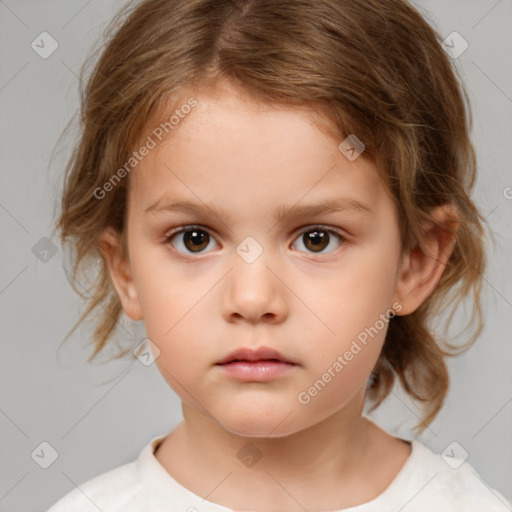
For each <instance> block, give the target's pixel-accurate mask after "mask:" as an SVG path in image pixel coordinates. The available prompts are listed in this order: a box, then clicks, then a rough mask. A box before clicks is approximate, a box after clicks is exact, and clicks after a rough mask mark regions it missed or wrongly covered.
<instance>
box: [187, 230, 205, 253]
mask: <svg viewBox="0 0 512 512" xmlns="http://www.w3.org/2000/svg"><path fill="white" fill-rule="evenodd" d="M208 237H209V235H208V233H206V232H205V231H197V230H191V231H186V232H185V236H184V243H185V246H186V247H187V249H190V250H191V251H196V252H198V250H201V249H204V248H205V247H207V246H208V241H209V238H208Z"/></svg>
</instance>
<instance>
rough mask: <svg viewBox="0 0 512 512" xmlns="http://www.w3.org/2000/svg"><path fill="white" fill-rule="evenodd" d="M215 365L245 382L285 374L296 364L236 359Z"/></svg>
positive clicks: (268, 378) (269, 378)
mask: <svg viewBox="0 0 512 512" xmlns="http://www.w3.org/2000/svg"><path fill="white" fill-rule="evenodd" d="M217 366H219V367H220V368H222V371H223V372H225V373H226V374H228V375H229V376H230V377H234V378H235V379H239V380H243V381H247V382H265V381H268V380H272V379H276V378H278V377H282V376H283V375H286V374H287V373H289V372H290V371H291V370H293V368H295V367H296V366H297V365H295V364H292V363H284V362H283V361H254V362H249V361H236V362H233V363H226V364H218V365H217Z"/></svg>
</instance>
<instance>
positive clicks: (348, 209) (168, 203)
mask: <svg viewBox="0 0 512 512" xmlns="http://www.w3.org/2000/svg"><path fill="white" fill-rule="evenodd" d="M169 211H171V212H172V211H181V212H185V213H191V214H199V213H206V212H208V213H213V214H214V215H215V216H217V217H218V218H221V219H222V218H223V219H226V220H228V221H230V220H231V216H230V215H229V214H227V213H226V212H224V211H223V210H222V209H219V208H217V207H215V206H214V205H207V204H205V203H203V204H200V203H193V202H191V201H179V200H165V199H162V200H159V201H157V202H156V203H154V204H153V205H151V206H149V207H148V208H146V209H145V210H144V212H145V213H153V214H154V213H158V212H169ZM329 213H349V214H358V215H361V216H364V217H371V216H372V215H373V214H374V211H373V210H372V209H371V208H370V207H369V206H368V205H366V204H364V203H362V202H360V201H357V200H355V199H351V198H344V197H340V198H334V199H328V200H324V201H321V202H319V203H314V204H305V205H299V204H295V205H292V206H284V205H282V206H279V207H277V208H276V209H275V210H274V215H273V219H274V221H275V222H280V221H281V220H282V219H283V218H284V217H307V216H314V215H318V214H329Z"/></svg>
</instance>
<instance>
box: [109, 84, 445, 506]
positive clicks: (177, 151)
mask: <svg viewBox="0 0 512 512" xmlns="http://www.w3.org/2000/svg"><path fill="white" fill-rule="evenodd" d="M195 97H196V98H197V100H198V101H199V105H198V106H197V107H196V108H195V109H193V111H192V112H191V113H190V114H189V115H188V116H187V117H186V119H185V120H183V121H181V123H180V125H179V126H178V127H177V129H176V130H174V131H173V132H172V137H169V138H168V139H167V140H166V141H165V142H164V143H160V144H159V145H157V147H156V148H155V149H153V150H152V151H150V153H149V154H148V155H147V156H146V157H145V158H144V159H143V161H142V162H141V163H140V164H139V165H138V166H137V168H136V169H135V170H133V171H132V174H131V175H130V186H129V194H128V212H127V230H128V231H127V247H128V256H129V258H128V259H125V258H124V257H123V255H122V251H121V250H120V247H119V239H118V234H117V233H115V232H114V231H113V230H112V229H111V228H107V229H106V230H105V231H104V232H103V234H102V237H101V243H102V250H103V254H104V257H105V259H106V261H107V264H108V266H109V269H110V273H111V276H112V280H113V283H114V285H115V288H116V290H117V292H118V294H119V297H120V299H121V302H122V305H123V309H124V311H125V313H126V314H127V315H128V316H129V317H130V318H131V319H133V320H142V319H143V320H144V323H145V327H146V332H147V336H148V338H150V340H151V341H152V342H153V343H154V345H156V346H157V347H158V349H159V350H160V355H159V356H158V358H157V359H156V364H157V366H158V369H159V371H160V372H161V374H162V376H163V377H164V379H165V380H166V381H167V383H168V384H169V386H170V387H171V388H172V389H173V390H174V391H175V392H176V393H177V394H178V395H179V397H180V399H181V401H182V408H183V417H184V420H183V421H182V422H181V423H180V424H179V425H178V426H177V427H176V428H175V429H174V430H173V431H172V432H171V433H170V434H168V435H167V437H166V438H165V439H164V441H163V443H162V444H161V445H160V447H159V449H158V451H157V452H156V458H157V460H158V461H159V462H160V464H161V465H162V466H163V467H164V468H165V469H166V470H167V471H168V472H169V474H170V475H171V476H172V477H173V478H174V479H175V480H177V481H178V482H179V483H181V484H182V485H184V486H185V487H187V488H188V489H190V490H191V491H192V492H194V493H196V494H198V495H200V496H203V497H207V498H206V499H207V500H208V501H211V502H214V503H218V504H221V505H224V506H227V507H230V508H233V509H239V510H248V509H250V510H266V511H269V510H289V511H294V510H303V509H304V508H305V509H308V510H335V509H340V508H346V507H350V506H356V505H358V504H361V503H365V502H367V501H370V500H372V499H374V498H376V497H377V496H378V495H379V494H380V493H382V492H383V491H384V490H385V489H386V487H388V486H389V484H390V483H391V482H392V480H393V478H394V477H395V476H396V474H397V473H398V472H399V471H400V469H401V467H402V466H403V464H404V463H405V461H406V460H407V458H408V456H409V454H410V451H411V449H410V446H409V444H406V443H405V442H403V441H401V440H399V439H397V438H394V437H392V436H390V435H389V434H387V433H386V432H384V431H383V430H382V429H380V428H379V427H378V426H376V425H375V424H373V423H372V422H371V421H369V420H368V419H366V418H363V417H362V416H361V414H362V411H363V405H364V397H365V390H366V385H367V380H368V378H369V376H370V373H371V371H372V368H373V366H374V365H375V362H376V361H377V359H378V356H379V353H380V351H381V348H382V344H383V342H384V337H385V334H386V330H387V324H386V326H385V328H383V329H381V330H380V331H379V332H378V335H376V336H375V337H373V338H371V339H370V341H369V342H368V344H367V345H366V346H365V347H364V348H363V349H362V350H361V351H360V352H359V353H358V354H357V355H355V356H354V358H353V359H352V360H351V361H350V362H349V363H348V364H347V365H346V366H345V367H344V368H343V370H342V371H341V372H339V373H337V374H336V376H335V377H334V378H332V379H331V381H330V382H329V383H328V384H327V385H326V386H325V387H324V388H323V389H322V391H321V392H319V393H318V394H317V395H316V396H314V397H312V398H311V401H310V402H309V403H308V404H302V403H300V402H299V400H298V398H297V397H298V394H299V393H300V392H303V391H307V390H308V388H310V386H311V385H312V384H313V383H314V382H315V381H317V380H318V379H319V378H321V376H322V374H324V372H326V370H327V368H329V367H331V366H332V365H333V363H334V362H335V361H336V359H337V357H338V355H340V354H344V353H345V352H346V351H347V350H348V349H349V347H350V345H351V343H352V341H353V340H354V339H356V337H357V335H358V334H359V333H360V332H362V331H363V330H364V329H365V328H367V327H370V326H373V325H375V323H376V321H377V320H378V319H379V315H381V314H383V313H385V312H386V311H387V310H389V309H390V308H392V306H393V304H395V306H396V304H399V308H396V309H399V310H400V311H397V312H396V313H397V315H398V314H401V315H403V314H409V313H411V312H413V311H414V310H415V309H416V308H417V307H418V306H419V305H420V304H421V303H422V302H423V301H424V300H425V299H426V298H427V297H428V295H429V294H430V293H431V292H432V291H433V289H434V288H435V286H436V285H437V283H438V281H439V279H440V277H441V275H442V272H443V269H444V266H443V264H442V263H441V262H443V261H446V260H447V259H448V256H449V254H450V251H451V247H452V238H451V237H450V236H449V235H448V234H447V232H446V231H444V229H443V227H448V225H449V223H448V218H449V216H450V215H452V216H453V209H451V208H448V207H446V208H438V210H436V211H435V212H434V217H435V219H436V221H437V226H438V227H435V226H434V225H433V224H432V225H428V226H425V228H426V230H427V231H426V233H427V234H426V238H425V240H426V243H427V247H428V253H429V255H425V254H424V253H423V252H421V251H420V250H419V249H418V248H417V247H416V248H414V249H413V250H411V251H409V252H407V253H404V254H402V249H401V247H402V246H401V241H400V233H399V227H398V217H397V212H396V207H395V205H394V202H393V199H392V198H391V196H390V195H389V193H388V191H387V189H386V188H385V186H384V185H383V183H382V182H381V180H380V179H379V177H378V174H377V171H376V169H375V167H374V166H373V164H372V163H371V162H370V161H368V160H367V159H365V158H364V153H363V155H361V156H360V157H359V158H357V159H356V160H355V161H349V160H348V159H347V158H346V157H345V156H344V155H343V154H342V153H341V152H340V151H339V150H338V144H339V143H340V142H341V139H340V140H334V139H333V138H331V137H329V136H328V135H326V134H325V133H324V132H323V131H321V130H320V129H319V128H318V126H317V125H316V124H315V123H314V122H313V121H312V119H313V117H312V116H314V113H313V112H307V111H305V110H300V111H299V110H297V109H284V108H282V107H280V108H277V107H276V108H274V107H272V106H268V105H265V106H264V105H260V104H256V103H253V102H252V101H250V100H249V99H247V98H245V97H242V96H241V95H239V94H236V93H235V92H234V91H231V90H226V89H219V90H217V91H210V92H209V93H208V94H202V95H197V96H195ZM163 197H165V198H166V200H167V201H170V200H188V201H193V202H196V203H199V204H202V205H203V206H204V204H206V205H208V207H216V208H218V209H222V210H224V211H225V214H226V216H224V213H222V214H221V216H220V217H217V216H216V215H214V214H213V213H212V211H208V210H206V212H204V213H200V214H192V213H184V212H177V211H163V210H162V211H150V212H146V211H145V210H146V209H147V208H149V207H150V206H151V205H154V204H155V203H157V202H158V201H159V200H161V202H160V203H159V205H162V204H163V203H165V202H166V200H165V199H162V198H163ZM340 197H343V198H349V199H352V200H357V201H360V202H361V203H364V204H365V205H368V206H370V207H371V210H372V212H371V213H361V212H358V211H354V210H347V211H343V212H337V213H329V214H327V213H321V214H316V215H307V216H303V217H294V216H291V215H287V216H285V217H284V218H282V219H281V220H280V221H279V222H277V223H276V221H275V220H274V218H273V213H274V210H275V209H276V208H278V207H283V208H285V211H288V210H289V208H290V207H291V206H293V205H295V204H297V203H298V204H299V205H305V204H318V203H322V202H323V201H324V200H326V199H337V198H340ZM188 224H198V225H200V227H201V229H202V230H203V231H201V233H203V235H205V233H204V232H206V233H207V234H209V235H210V236H209V239H208V238H207V242H206V243H205V245H204V246H203V248H202V249H201V250H200V251H201V252H199V253H194V251H193V248H194V245H193V244H191V243H190V242H189V243H188V244H187V243H186V242H185V237H184V236H183V235H184V233H181V234H176V235H175V237H174V238H173V239H172V240H173V241H172V242H170V241H166V240H165V237H166V235H168V234H169V232H170V231H172V230H175V229H178V228H180V227H183V226H186V225H188ZM318 224H320V225H322V226H323V227H324V228H327V229H332V230H337V231H339V233H340V234H341V235H342V236H343V237H344V239H339V238H337V237H336V235H334V234H332V235H330V236H328V238H329V242H328V244H326V246H321V248H320V252H315V249H314V246H312V245H311V244H308V243H307V240H306V234H307V233H309V232H310V231H314V230H312V229H310V228H314V226H315V225H318ZM308 229H309V231H308ZM322 233H323V234H324V236H325V231H322ZM207 234H206V235H205V236H206V237H208V235H207ZM247 236H251V237H253V238H254V239H255V240H256V241H257V243H258V244H259V246H260V247H261V248H262V250H263V252H262V254H261V255H260V256H259V257H258V258H257V259H256V260H255V261H254V262H252V263H247V262H246V261H245V260H244V259H242V258H241V257H240V256H239V254H238V253H237V252H236V248H237V247H238V246H239V244H240V243H241V242H242V241H244V239H245V238H246V237H247ZM180 251H181V253H180ZM180 254H181V255H182V257H181V258H180V257H179V255H180ZM401 256H403V258H401ZM262 345H265V346H268V347H271V348H273V349H275V350H278V351H279V352H281V354H283V355H284V356H285V357H287V358H288V359H291V360H293V361H295V362H296V366H295V367H294V369H293V371H292V372H290V373H288V374H287V375H285V376H282V377H280V378H277V379H275V380H271V381H267V382H263V383H262V382H241V381H238V380H236V379H234V378H232V377H229V376H226V375H225V374H224V373H223V371H222V370H221V369H220V367H219V366H216V363H217V362H218V361H219V360H220V359H222V358H223V357H225V356H226V355H228V354H229V353H230V352H232V351H233V350H235V349H237V348H240V347H252V348H256V347H259V346H262ZM162 406H163V407H165V405H164V404H162ZM248 443H250V444H251V445H252V446H253V448H252V449H254V447H256V449H257V451H259V453H260V454H261V458H260V459H259V461H258V462H257V463H256V464H254V465H253V466H251V467H247V466H246V465H244V464H242V463H241V461H240V460H239V459H238V457H237V452H238V451H239V450H240V449H242V448H244V447H246V448H245V449H247V446H246V445H247V444H248Z"/></svg>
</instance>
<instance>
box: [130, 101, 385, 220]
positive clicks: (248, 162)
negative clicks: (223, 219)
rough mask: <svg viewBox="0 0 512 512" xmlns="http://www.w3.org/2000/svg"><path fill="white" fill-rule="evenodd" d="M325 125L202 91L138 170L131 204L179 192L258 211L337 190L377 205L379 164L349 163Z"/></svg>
mask: <svg viewBox="0 0 512 512" xmlns="http://www.w3.org/2000/svg"><path fill="white" fill-rule="evenodd" d="M320 126H321V125H320V123H319V115H318V113H316V112H315V111H313V110H305V109H296V108H287V107H273V106H269V105H265V104H261V103H258V104H257V103H254V102H251V101H249V100H247V99H246V98H242V97H240V96H238V95H235V94H213V95H202V96H197V106H195V108H194V109H193V110H192V111H190V113H189V114H187V115H185V116H183V118H182V119H180V120H179V122H178V124H177V125H176V126H175V127H174V129H173V130H172V132H171V134H170V136H168V137H167V138H166V139H164V141H162V142H159V141H158V140H157V141H156V142H157V143H156V146H155V148H154V149H152V150H151V151H150V152H149V154H148V155H147V156H145V157H144V158H143V160H142V161H141V162H140V164H138V165H137V167H136V168H135V169H134V170H133V171H132V174H131V176H130V187H129V188H130V193H129V196H130V204H131V207H132V208H133V209H134V210H136V211H139V212H142V211H143V210H145V209H146V208H147V207H148V206H150V205H151V204H154V203H155V201H157V200H159V199H160V198H162V197H164V196H167V197H169V196H171V197H172V195H173V194H175V196H176V197H179V198H180V199H183V198H184V196H186V197H188V198H190V199H194V200H196V201H197V200H200V201H202V202H205V203H208V202H212V203H216V204H219V205H221V206H223V205H227V204H230V205H232V206H233V207H234V208H245V209H248V208H249V207H250V208H252V210H253V211H255V212H256V211H257V208H256V206H257V205H258V204H259V205H262V206H264V208H266V207H267V206H268V205H269V204H270V203H273V204H277V203H284V202H286V203H287V204H288V203H290V202H298V201H301V200H302V198H304V199H306V198H307V199H310V200H314V199H315V198H317V199H318V198H322V197H326V194H328V193H330V192H334V191H337V192H342V193H344V195H346V196H349V197H351V198H353V199H354V200H360V201H361V202H363V201H365V202H369V203H371V204H374V205H376V204H378V202H379V198H380V196H381V195H382V192H383V190H382V184H381V182H380V179H379V176H378V173H377V170H376V168H375V167H374V165H373V164H372V163H371V162H370V161H369V160H367V159H365V158H363V157H359V158H357V159H356V160H355V161H350V160H348V159H347V158H346V157H345V156H344V155H343V154H342V153H341V152H340V150H339V149H338V145H339V143H340V142H341V138H340V140H336V139H335V138H334V137H332V136H329V135H328V134H327V133H326V132H325V130H322V129H321V128H320ZM149 131H151V128H150V130H149ZM285 199H286V201H284V200H285Z"/></svg>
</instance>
